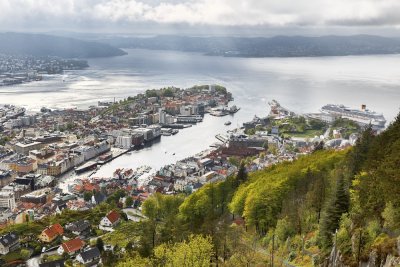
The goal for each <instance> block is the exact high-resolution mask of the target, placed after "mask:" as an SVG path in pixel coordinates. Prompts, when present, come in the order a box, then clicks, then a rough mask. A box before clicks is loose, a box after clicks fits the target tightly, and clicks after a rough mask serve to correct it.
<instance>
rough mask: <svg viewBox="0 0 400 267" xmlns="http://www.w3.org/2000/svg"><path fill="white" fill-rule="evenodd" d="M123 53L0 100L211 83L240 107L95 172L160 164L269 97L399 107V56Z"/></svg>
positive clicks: (288, 102)
mask: <svg viewBox="0 0 400 267" xmlns="http://www.w3.org/2000/svg"><path fill="white" fill-rule="evenodd" d="M126 51H127V52H128V55H126V56H121V57H113V58H98V59H90V60H89V65H90V68H88V69H86V70H83V71H70V72H67V73H66V74H65V75H58V76H52V77H45V79H44V80H43V81H41V82H35V83H28V84H24V85H19V86H12V87H0V103H12V104H17V105H22V106H25V107H27V108H28V109H30V110H36V111H37V110H39V109H40V108H41V107H42V106H46V107H48V108H68V107H78V108H84V107H88V106H90V105H96V104H97V101H99V100H101V101H113V100H114V97H115V99H116V100H120V99H122V98H125V97H127V96H132V95H135V94H137V93H140V92H143V91H144V90H146V89H151V88H160V87H165V86H177V87H189V86H192V85H195V84H212V83H215V84H221V85H223V86H226V87H227V88H228V90H229V91H231V92H232V93H233V95H234V98H235V104H236V105H237V106H239V107H241V108H242V109H241V110H240V111H239V112H238V113H237V114H235V115H234V116H233V117H223V118H215V117H211V116H206V118H205V120H204V122H203V123H200V124H198V125H197V126H194V127H192V128H189V129H185V130H182V131H181V132H180V133H179V134H177V135H175V136H171V137H162V139H161V142H159V143H157V144H154V145H153V146H152V147H149V148H146V149H143V150H141V151H139V152H135V153H132V155H125V156H122V157H120V158H119V159H117V160H114V161H112V162H111V163H109V164H108V165H106V166H104V167H102V168H101V170H99V171H98V174H99V175H109V174H110V173H112V171H114V170H115V168H117V167H136V166H140V165H144V164H148V165H150V166H153V167H156V168H158V167H161V166H163V165H165V164H168V163H171V162H174V161H176V160H178V159H182V158H184V157H187V156H189V155H192V154H194V153H197V152H199V151H201V150H203V149H205V148H207V147H208V146H209V145H210V144H212V143H213V142H215V141H216V139H215V137H214V136H215V134H217V133H222V132H225V131H226V130H227V129H229V128H234V127H236V126H237V125H240V124H241V123H243V122H244V121H248V120H251V119H252V118H253V116H254V115H255V114H257V115H260V116H262V115H266V114H267V113H268V111H269V110H268V105H267V102H268V101H270V100H272V99H276V100H278V101H279V102H280V103H281V104H282V105H283V106H285V107H288V108H290V109H292V110H293V111H295V112H300V113H305V112H317V111H318V110H319V109H320V108H321V106H323V105H324V104H327V103H333V104H345V105H347V106H351V107H354V108H356V107H359V106H360V105H361V104H366V105H367V107H368V108H370V109H372V110H375V111H378V112H381V113H383V114H384V115H385V117H386V119H387V120H388V121H391V120H393V118H394V117H395V116H396V114H397V113H398V112H399V107H400V56H399V55H380V56H347V57H313V58H228V57H213V56H205V55H202V54H199V53H186V52H176V51H150V50H139V49H129V50H126ZM227 120H230V121H232V125H231V126H229V127H227V126H224V122H225V121H227ZM173 153H175V155H174V156H173V155H172V154H173Z"/></svg>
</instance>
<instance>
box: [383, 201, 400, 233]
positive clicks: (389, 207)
mask: <svg viewBox="0 0 400 267" xmlns="http://www.w3.org/2000/svg"><path fill="white" fill-rule="evenodd" d="M382 218H383V219H384V220H385V222H384V225H383V226H384V227H386V228H387V229H389V230H391V231H395V230H398V229H400V208H398V207H395V206H394V205H393V203H392V202H391V201H390V202H388V203H386V207H385V209H384V210H383V212H382Z"/></svg>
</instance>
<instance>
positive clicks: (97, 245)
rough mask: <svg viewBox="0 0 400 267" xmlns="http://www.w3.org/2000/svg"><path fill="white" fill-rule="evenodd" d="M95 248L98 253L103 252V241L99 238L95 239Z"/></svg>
mask: <svg viewBox="0 0 400 267" xmlns="http://www.w3.org/2000/svg"><path fill="white" fill-rule="evenodd" d="M96 247H97V248H98V249H99V250H100V252H103V251H104V242H103V239H101V237H99V238H97V240H96Z"/></svg>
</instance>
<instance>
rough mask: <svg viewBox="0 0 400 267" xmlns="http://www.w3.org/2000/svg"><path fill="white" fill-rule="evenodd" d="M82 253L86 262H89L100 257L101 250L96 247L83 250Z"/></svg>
mask: <svg viewBox="0 0 400 267" xmlns="http://www.w3.org/2000/svg"><path fill="white" fill-rule="evenodd" d="M80 255H81V257H82V259H83V260H84V261H85V262H88V261H92V260H93V259H97V258H99V257H100V250H99V249H98V248H97V247H95V248H91V249H89V250H86V251H84V252H82V253H81V254H80Z"/></svg>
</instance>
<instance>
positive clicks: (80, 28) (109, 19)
mask: <svg viewBox="0 0 400 267" xmlns="http://www.w3.org/2000/svg"><path fill="white" fill-rule="evenodd" d="M0 10H1V13H0V30H1V31H60V30H65V31H77V32H102V31H106V32H125V33H130V32H132V33H134V32H142V33H146V32H148V33H154V32H157V33H163V32H164V31H177V32H180V31H193V32H196V30H198V29H201V30H202V31H204V32H207V31H208V32H213V31H215V32H224V31H226V32H230V33H234V32H235V31H236V32H239V33H240V32H246V31H248V32H257V31H259V32H268V30H269V31H270V32H283V33H285V32H296V31H299V32H302V31H306V32H307V31H308V32H318V31H323V32H334V33H335V32H336V31H342V32H344V33H347V32H348V33H357V32H362V33H363V32H368V31H374V32H383V33H385V32H398V31H399V30H400V0H0Z"/></svg>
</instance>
